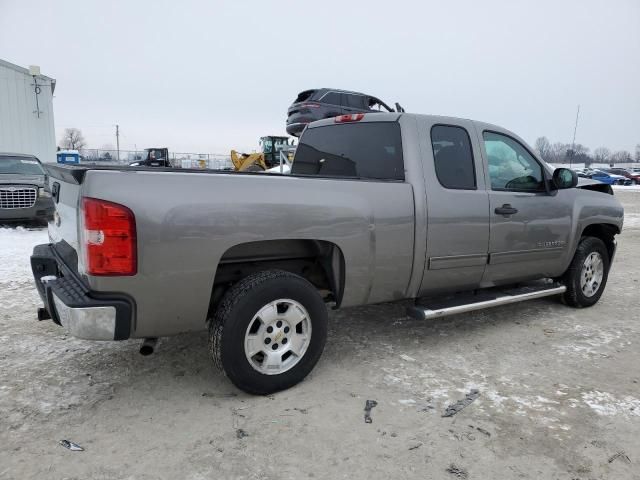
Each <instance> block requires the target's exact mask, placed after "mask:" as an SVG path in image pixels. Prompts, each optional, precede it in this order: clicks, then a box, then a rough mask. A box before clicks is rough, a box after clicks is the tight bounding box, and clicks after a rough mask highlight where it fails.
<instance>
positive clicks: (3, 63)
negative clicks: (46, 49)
mask: <svg viewBox="0 0 640 480" xmlns="http://www.w3.org/2000/svg"><path fill="white" fill-rule="evenodd" d="M0 67H6V68H11V69H12V70H15V71H16V72H20V73H24V74H25V75H30V73H29V69H28V68H24V67H21V66H20V65H16V64H15V63H11V62H7V61H6V60H2V59H1V58H0ZM38 78H42V79H44V80H49V81H50V82H51V93H53V92H54V91H55V89H56V79H55V78H51V77H47V76H46V75H42V74H41V75H38Z"/></svg>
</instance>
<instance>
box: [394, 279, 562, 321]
mask: <svg viewBox="0 0 640 480" xmlns="http://www.w3.org/2000/svg"><path fill="white" fill-rule="evenodd" d="M566 290H567V287H565V286H564V285H560V284H558V283H549V282H547V283H544V284H542V285H541V284H537V285H530V286H524V287H518V288H507V289H504V288H503V289H498V288H491V289H486V290H484V291H479V292H478V293H472V294H468V293H466V294H464V293H463V294H457V295H453V296H449V297H447V298H444V299H441V298H438V299H431V300H425V302H424V303H423V304H419V305H415V306H413V307H409V308H407V315H409V316H410V317H412V318H416V319H418V320H426V319H430V318H440V317H446V316H448V315H455V314H457V313H465V312H473V311H474V310H482V309H484V308H490V307H497V306H499V305H508V304H509V303H516V302H523V301H525V300H533V299H534V298H542V297H549V296H552V295H559V294H561V293H564V292H566Z"/></svg>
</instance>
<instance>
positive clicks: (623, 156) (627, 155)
mask: <svg viewBox="0 0 640 480" xmlns="http://www.w3.org/2000/svg"><path fill="white" fill-rule="evenodd" d="M610 162H611V164H612V165H615V164H616V163H627V162H631V152H628V151H626V150H618V151H617V152H614V153H613V155H611V159H610Z"/></svg>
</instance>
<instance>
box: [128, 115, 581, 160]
mask: <svg viewBox="0 0 640 480" xmlns="http://www.w3.org/2000/svg"><path fill="white" fill-rule="evenodd" d="M574 137H575V134H574ZM116 151H117V152H118V153H117V156H118V163H120V125H118V124H116Z"/></svg>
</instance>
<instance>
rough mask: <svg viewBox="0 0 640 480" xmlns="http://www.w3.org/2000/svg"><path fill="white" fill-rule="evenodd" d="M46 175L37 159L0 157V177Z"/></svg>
mask: <svg viewBox="0 0 640 480" xmlns="http://www.w3.org/2000/svg"><path fill="white" fill-rule="evenodd" d="M6 174H19V175H44V170H43V169H42V166H41V165H40V162H38V161H37V160H35V159H32V158H28V157H24V158H23V157H0V175H6Z"/></svg>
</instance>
